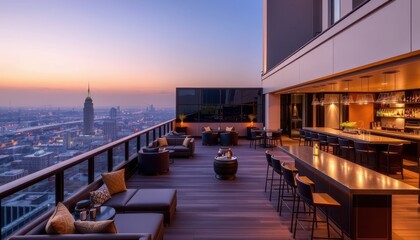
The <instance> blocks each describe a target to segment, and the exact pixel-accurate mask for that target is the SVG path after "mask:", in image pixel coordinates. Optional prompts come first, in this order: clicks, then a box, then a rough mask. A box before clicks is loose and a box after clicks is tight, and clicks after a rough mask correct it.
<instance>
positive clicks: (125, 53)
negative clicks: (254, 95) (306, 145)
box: [0, 0, 262, 107]
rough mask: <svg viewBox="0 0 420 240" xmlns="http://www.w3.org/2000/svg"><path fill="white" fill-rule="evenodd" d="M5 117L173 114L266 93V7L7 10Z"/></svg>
mask: <svg viewBox="0 0 420 240" xmlns="http://www.w3.org/2000/svg"><path fill="white" fill-rule="evenodd" d="M0 29H1V31H0V107H8V106H12V107H18V106H52V107H56V106H57V107H67V106H69V107H78V106H80V107H82V106H83V101H84V98H85V97H86V94H87V85H88V84H90V86H91V95H92V99H93V101H94V104H95V106H145V105H147V104H154V105H155V106H158V107H160V106H162V107H174V106H175V88H176V87H260V86H261V82H260V73H261V64H262V63H261V62H262V61H261V59H262V1H261V0H132V1H129V0H114V1H104V0H80V1H79V0H70V1H62V0H42V1H41V0H26V1H22V0H2V1H0Z"/></svg>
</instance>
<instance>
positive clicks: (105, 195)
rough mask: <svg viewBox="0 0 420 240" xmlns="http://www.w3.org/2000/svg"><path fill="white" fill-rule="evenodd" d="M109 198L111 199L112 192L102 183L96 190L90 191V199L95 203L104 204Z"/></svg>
mask: <svg viewBox="0 0 420 240" xmlns="http://www.w3.org/2000/svg"><path fill="white" fill-rule="evenodd" d="M108 199H111V194H110V193H109V191H108V188H107V187H106V185H102V186H101V187H100V188H98V189H97V190H96V191H92V192H90V201H91V202H92V203H93V204H99V205H102V204H103V203H104V202H106V201H108Z"/></svg>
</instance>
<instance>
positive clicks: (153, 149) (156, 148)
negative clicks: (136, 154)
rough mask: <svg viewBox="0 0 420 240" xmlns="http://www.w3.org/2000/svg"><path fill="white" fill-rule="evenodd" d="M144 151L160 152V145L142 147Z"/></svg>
mask: <svg viewBox="0 0 420 240" xmlns="http://www.w3.org/2000/svg"><path fill="white" fill-rule="evenodd" d="M142 150H143V152H145V153H146V152H159V148H158V147H145V148H143V149H142Z"/></svg>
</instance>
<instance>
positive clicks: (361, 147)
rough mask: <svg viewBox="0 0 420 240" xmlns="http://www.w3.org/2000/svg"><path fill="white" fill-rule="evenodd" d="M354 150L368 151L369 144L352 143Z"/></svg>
mask: <svg viewBox="0 0 420 240" xmlns="http://www.w3.org/2000/svg"><path fill="white" fill-rule="evenodd" d="M354 149H355V150H369V144H367V143H362V142H354Z"/></svg>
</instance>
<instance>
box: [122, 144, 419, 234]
mask: <svg viewBox="0 0 420 240" xmlns="http://www.w3.org/2000/svg"><path fill="white" fill-rule="evenodd" d="M197 140H200V139H197ZM283 144H284V145H295V144H297V141H294V140H291V139H289V138H283ZM218 148H219V146H202V145H201V142H200V141H197V142H196V151H195V152H196V154H195V157H194V158H193V159H178V158H177V159H175V162H174V163H173V164H172V165H171V168H170V172H169V173H168V174H165V175H159V176H142V175H137V174H135V175H133V176H132V177H131V178H130V179H129V180H128V183H127V185H128V187H141V188H176V189H177V190H178V207H177V212H176V214H175V218H174V221H173V223H172V224H171V225H170V226H168V227H166V228H165V239H183V240H185V239H187V240H188V239H290V238H292V234H291V233H290V232H289V230H288V227H289V224H290V217H291V215H290V212H289V210H287V209H286V208H284V209H283V213H282V216H281V217H280V216H278V212H276V206H277V205H276V204H277V191H273V198H272V201H269V194H268V192H267V193H266V192H264V183H265V173H266V166H267V165H266V159H265V155H264V152H265V150H266V149H263V148H258V147H257V149H254V148H249V145H248V141H247V140H245V139H241V140H240V142H239V145H238V146H235V147H232V151H233V153H234V155H236V156H237V157H238V163H239V167H238V172H237V175H236V176H237V177H236V179H235V180H233V181H222V180H218V179H216V178H215V177H214V171H213V158H214V156H215V154H216V152H217V150H218ZM269 150H270V149H269ZM273 153H274V155H276V156H280V158H281V159H282V160H284V161H291V162H292V161H293V160H292V159H291V158H289V157H288V156H286V155H285V154H284V153H283V152H281V151H280V150H278V149H273ZM406 164H410V162H406ZM404 171H405V172H404V182H406V183H409V184H412V185H414V186H417V183H418V175H417V174H416V173H414V172H411V171H407V170H404ZM396 177H399V176H396ZM418 209H419V205H418V203H417V196H393V239H417V238H418V236H420V229H419V228H418V226H419V224H420V212H419V211H418ZM372 224H374V223H372ZM320 230H322V226H321V225H320ZM309 234H310V232H305V231H302V230H300V231H298V235H297V239H308V236H309Z"/></svg>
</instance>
